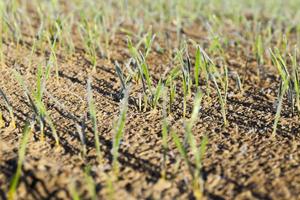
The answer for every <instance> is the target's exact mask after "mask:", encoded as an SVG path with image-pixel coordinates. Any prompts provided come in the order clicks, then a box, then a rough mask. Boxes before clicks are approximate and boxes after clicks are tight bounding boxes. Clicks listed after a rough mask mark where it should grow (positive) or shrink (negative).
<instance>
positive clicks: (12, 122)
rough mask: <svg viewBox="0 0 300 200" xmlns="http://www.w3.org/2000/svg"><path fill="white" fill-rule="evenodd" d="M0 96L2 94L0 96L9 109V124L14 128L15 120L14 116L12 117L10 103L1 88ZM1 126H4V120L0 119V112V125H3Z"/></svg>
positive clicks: (0, 116)
mask: <svg viewBox="0 0 300 200" xmlns="http://www.w3.org/2000/svg"><path fill="white" fill-rule="evenodd" d="M0 96H2V98H3V99H4V101H5V105H6V108H7V109H8V111H9V116H10V119H11V122H10V124H9V126H10V127H12V128H13V129H15V128H16V120H15V117H14V111H13V108H12V106H11V105H10V103H9V101H8V99H7V97H6V95H5V94H4V92H3V91H2V89H1V88H0ZM3 126H4V121H3V119H2V113H0V127H3Z"/></svg>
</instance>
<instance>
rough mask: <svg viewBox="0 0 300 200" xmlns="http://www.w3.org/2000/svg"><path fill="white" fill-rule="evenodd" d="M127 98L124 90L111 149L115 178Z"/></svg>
mask: <svg viewBox="0 0 300 200" xmlns="http://www.w3.org/2000/svg"><path fill="white" fill-rule="evenodd" d="M128 98H129V91H128V90H125V91H124V98H123V99H122V101H121V106H120V115H119V119H118V121H117V123H116V127H115V134H114V139H113V147H112V155H113V162H112V166H113V171H114V173H115V175H116V176H117V175H118V173H119V162H118V156H119V148H120V145H121V140H122V138H123V134H124V128H125V123H126V113H127V110H128Z"/></svg>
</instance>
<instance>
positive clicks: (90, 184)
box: [84, 166, 97, 200]
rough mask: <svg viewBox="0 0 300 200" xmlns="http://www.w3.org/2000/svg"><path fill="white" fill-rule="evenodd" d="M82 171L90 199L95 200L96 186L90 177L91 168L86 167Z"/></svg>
mask: <svg viewBox="0 0 300 200" xmlns="http://www.w3.org/2000/svg"><path fill="white" fill-rule="evenodd" d="M84 171H85V182H86V184H87V189H88V193H89V195H90V199H92V200H96V199H97V193H96V185H95V182H94V180H93V177H92V175H91V167H90V166H86V167H85V170H84Z"/></svg>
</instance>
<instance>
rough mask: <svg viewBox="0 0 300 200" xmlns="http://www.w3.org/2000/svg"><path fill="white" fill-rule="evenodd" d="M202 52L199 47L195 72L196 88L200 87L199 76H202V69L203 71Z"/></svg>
mask: <svg viewBox="0 0 300 200" xmlns="http://www.w3.org/2000/svg"><path fill="white" fill-rule="evenodd" d="M200 65H201V52H200V48H199V47H197V49H196V55H195V71H194V79H195V84H196V88H198V87H199V75H200V69H201V66H200Z"/></svg>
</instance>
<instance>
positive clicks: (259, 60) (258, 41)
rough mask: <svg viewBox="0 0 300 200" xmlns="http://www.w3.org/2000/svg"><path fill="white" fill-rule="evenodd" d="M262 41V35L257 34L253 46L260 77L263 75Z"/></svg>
mask: <svg viewBox="0 0 300 200" xmlns="http://www.w3.org/2000/svg"><path fill="white" fill-rule="evenodd" d="M263 46H264V45H263V41H262V36H261V35H258V36H257V37H256V39H255V47H254V53H255V57H256V62H257V64H258V76H259V77H260V78H262V77H261V76H262V75H263V70H262V67H263V64H264V47H263Z"/></svg>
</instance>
